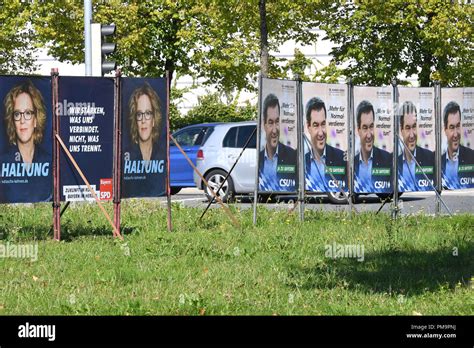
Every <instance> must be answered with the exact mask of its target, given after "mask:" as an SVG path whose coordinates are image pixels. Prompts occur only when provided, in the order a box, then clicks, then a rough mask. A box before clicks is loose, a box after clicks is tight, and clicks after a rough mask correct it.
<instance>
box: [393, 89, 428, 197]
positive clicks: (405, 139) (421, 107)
mask: <svg viewBox="0 0 474 348" xmlns="http://www.w3.org/2000/svg"><path fill="white" fill-rule="evenodd" d="M398 96H399V99H398V107H397V114H398V117H399V125H400V129H399V130H398V132H399V133H398V134H399V146H398V162H397V167H398V191H399V192H406V191H431V190H433V189H434V187H435V184H436V183H435V179H436V176H435V158H436V156H435V151H436V132H435V107H434V88H429V87H427V88H410V87H398Z"/></svg>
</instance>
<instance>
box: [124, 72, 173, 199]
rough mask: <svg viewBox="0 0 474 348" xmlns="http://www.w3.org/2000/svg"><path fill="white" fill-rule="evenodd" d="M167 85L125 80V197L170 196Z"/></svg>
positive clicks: (156, 80) (150, 80)
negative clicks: (167, 191) (168, 184)
mask: <svg viewBox="0 0 474 348" xmlns="http://www.w3.org/2000/svg"><path fill="white" fill-rule="evenodd" d="M167 90H168V89H167V84H166V79H164V78H124V79H122V105H121V108H122V189H121V196H122V198H131V197H159V196H165V195H166V187H167V183H166V177H167V157H168V150H167V138H168V129H167V123H168V122H167V117H168V111H167V100H168V96H167Z"/></svg>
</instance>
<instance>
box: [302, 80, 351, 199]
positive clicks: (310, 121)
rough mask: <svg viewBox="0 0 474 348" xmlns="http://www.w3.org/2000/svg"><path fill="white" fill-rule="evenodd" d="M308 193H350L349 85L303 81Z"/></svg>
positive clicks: (305, 162) (305, 160) (305, 165)
mask: <svg viewBox="0 0 474 348" xmlns="http://www.w3.org/2000/svg"><path fill="white" fill-rule="evenodd" d="M302 89H303V97H302V100H303V122H304V152H305V153H304V172H305V190H306V191H312V192H340V190H341V189H342V190H344V191H347V190H348V181H347V178H348V177H347V175H348V168H347V158H348V157H347V149H348V102H347V93H348V88H347V85H343V84H323V83H313V82H303V86H302Z"/></svg>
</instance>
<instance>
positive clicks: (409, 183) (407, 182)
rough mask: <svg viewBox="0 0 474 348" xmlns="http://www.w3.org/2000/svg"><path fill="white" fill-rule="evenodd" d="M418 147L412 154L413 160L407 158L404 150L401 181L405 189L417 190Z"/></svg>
mask: <svg viewBox="0 0 474 348" xmlns="http://www.w3.org/2000/svg"><path fill="white" fill-rule="evenodd" d="M415 158H416V147H415V151H414V152H413V154H412V158H411V161H410V162H408V160H407V158H406V157H405V151H403V175H402V182H401V183H400V184H401V185H400V186H401V188H402V189H403V190H407V191H408V190H410V191H416V190H417V184H416V176H415V173H416V172H415V169H416V162H415Z"/></svg>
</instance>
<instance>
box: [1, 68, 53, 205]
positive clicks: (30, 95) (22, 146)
mask: <svg viewBox="0 0 474 348" xmlns="http://www.w3.org/2000/svg"><path fill="white" fill-rule="evenodd" d="M0 103H1V104H0V119H1V121H0V203H35V202H48V201H50V200H51V199H52V192H53V187H52V186H53V185H52V108H51V104H52V101H51V78H49V77H32V76H0Z"/></svg>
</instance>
